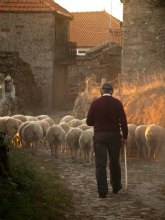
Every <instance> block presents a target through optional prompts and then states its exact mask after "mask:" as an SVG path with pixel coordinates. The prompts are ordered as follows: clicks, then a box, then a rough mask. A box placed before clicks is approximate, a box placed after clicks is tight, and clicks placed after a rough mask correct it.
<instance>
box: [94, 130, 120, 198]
mask: <svg viewBox="0 0 165 220" xmlns="http://www.w3.org/2000/svg"><path fill="white" fill-rule="evenodd" d="M93 140H94V151H95V165H96V180H97V187H98V193H99V194H107V193H108V183H107V169H106V168H107V155H108V156H109V160H110V162H109V170H110V183H111V186H112V188H113V189H118V188H119V187H120V185H121V168H120V161H119V158H120V149H121V135H120V133H116V132H112V133H96V134H95V135H94V137H93Z"/></svg>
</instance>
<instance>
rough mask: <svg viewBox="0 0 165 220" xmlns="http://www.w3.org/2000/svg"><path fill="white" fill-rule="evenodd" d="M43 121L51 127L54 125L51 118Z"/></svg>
mask: <svg viewBox="0 0 165 220" xmlns="http://www.w3.org/2000/svg"><path fill="white" fill-rule="evenodd" d="M43 120H44V121H46V122H48V123H49V125H50V126H52V125H54V124H55V123H54V121H53V119H52V118H45V119H43Z"/></svg>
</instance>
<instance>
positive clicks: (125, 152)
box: [124, 144, 128, 193]
mask: <svg viewBox="0 0 165 220" xmlns="http://www.w3.org/2000/svg"><path fill="white" fill-rule="evenodd" d="M124 163H125V192H126V193H127V187H128V174H127V147H126V144H124Z"/></svg>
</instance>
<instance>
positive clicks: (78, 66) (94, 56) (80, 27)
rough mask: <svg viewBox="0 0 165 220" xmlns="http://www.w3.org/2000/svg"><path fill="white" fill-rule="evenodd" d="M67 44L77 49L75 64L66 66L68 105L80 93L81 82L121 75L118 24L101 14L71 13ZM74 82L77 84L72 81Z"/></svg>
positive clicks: (109, 16)
mask: <svg viewBox="0 0 165 220" xmlns="http://www.w3.org/2000/svg"><path fill="white" fill-rule="evenodd" d="M72 16H73V20H72V21H71V24H70V31H69V33H70V40H71V41H75V42H76V45H77V59H76V63H75V64H73V65H69V68H68V73H69V76H70V79H69V82H68V83H69V85H70V93H71V95H70V103H72V104H73V103H74V100H75V99H76V97H77V95H78V94H79V93H80V92H81V91H83V89H84V86H85V78H86V77H90V76H92V75H93V74H95V75H96V80H97V81H98V82H100V81H101V79H102V78H106V79H107V80H108V81H113V80H116V79H117V77H118V74H120V73H121V28H120V25H121V24H120V23H121V22H120V21H119V20H118V19H116V18H115V17H113V16H111V15H110V14H108V13H107V12H105V11H97V12H75V13H72ZM76 79H77V80H76Z"/></svg>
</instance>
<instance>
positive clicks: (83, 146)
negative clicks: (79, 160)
mask: <svg viewBox="0 0 165 220" xmlns="http://www.w3.org/2000/svg"><path fill="white" fill-rule="evenodd" d="M93 135H94V132H93V130H92V129H87V130H85V131H83V132H82V133H81V135H80V138H79V145H80V150H81V152H82V154H83V155H84V159H85V161H86V162H87V163H89V164H92V158H93V152H94V150H93Z"/></svg>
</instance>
